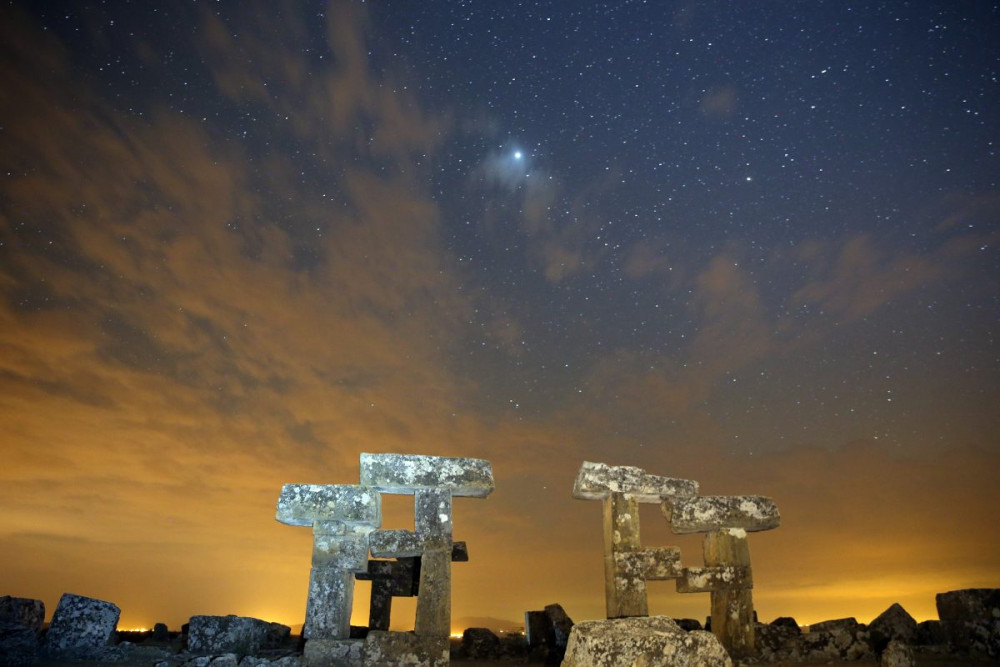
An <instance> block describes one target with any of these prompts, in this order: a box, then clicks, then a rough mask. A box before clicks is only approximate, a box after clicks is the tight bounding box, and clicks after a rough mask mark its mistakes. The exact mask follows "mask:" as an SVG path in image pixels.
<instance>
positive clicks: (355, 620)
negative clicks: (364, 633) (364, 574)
mask: <svg viewBox="0 0 1000 667" xmlns="http://www.w3.org/2000/svg"><path fill="white" fill-rule="evenodd" d="M371 593H372V582H370V581H358V580H357V579H355V580H354V607H353V608H352V609H351V625H357V626H361V627H368V607H369V604H370V602H371Z"/></svg>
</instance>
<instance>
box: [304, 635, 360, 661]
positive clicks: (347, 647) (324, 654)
mask: <svg viewBox="0 0 1000 667" xmlns="http://www.w3.org/2000/svg"><path fill="white" fill-rule="evenodd" d="M364 646H365V642H364V640H363V639H309V640H307V641H306V646H305V650H304V651H303V653H302V665H303V667H362V665H364V664H365V663H364V661H363V659H362V658H363V656H364Z"/></svg>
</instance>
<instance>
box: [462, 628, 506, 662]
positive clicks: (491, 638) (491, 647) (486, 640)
mask: <svg viewBox="0 0 1000 667" xmlns="http://www.w3.org/2000/svg"><path fill="white" fill-rule="evenodd" d="M462 650H463V651H464V652H465V657H467V658H469V659H470V660H496V659H497V658H499V657H500V654H501V648H500V638H499V637H497V636H496V635H495V634H493V631H492V630H490V629H489V628H466V629H465V632H463V633H462Z"/></svg>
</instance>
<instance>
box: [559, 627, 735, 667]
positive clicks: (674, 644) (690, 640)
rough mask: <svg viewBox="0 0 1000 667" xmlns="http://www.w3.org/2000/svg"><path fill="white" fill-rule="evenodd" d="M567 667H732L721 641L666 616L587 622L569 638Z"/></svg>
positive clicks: (565, 661) (565, 666)
mask: <svg viewBox="0 0 1000 667" xmlns="http://www.w3.org/2000/svg"><path fill="white" fill-rule="evenodd" d="M562 664H563V667H619V666H620V665H676V666H684V667H696V666H698V667H732V664H733V662H732V660H731V659H730V657H729V655H728V654H727V653H726V651H725V649H724V648H722V645H721V644H720V643H719V641H718V640H717V639H716V638H715V637H714V636H712V635H711V634H709V633H707V632H703V631H699V630H695V631H693V632H685V631H684V630H681V629H680V628H679V627H678V626H677V624H676V623H674V622H673V621H672V620H671V619H669V618H666V617H663V616H653V617H644V618H628V619H610V620H606V621H583V622H581V623H577V624H576V625H575V626H574V628H573V632H572V634H571V635H570V638H569V645H568V646H567V648H566V658H565V660H563V663H562Z"/></svg>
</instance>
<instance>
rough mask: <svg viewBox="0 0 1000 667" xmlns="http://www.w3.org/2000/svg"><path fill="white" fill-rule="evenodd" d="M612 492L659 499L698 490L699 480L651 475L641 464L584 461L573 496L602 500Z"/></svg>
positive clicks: (653, 500)
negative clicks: (629, 464) (620, 464)
mask: <svg viewBox="0 0 1000 667" xmlns="http://www.w3.org/2000/svg"><path fill="white" fill-rule="evenodd" d="M612 493H625V494H628V495H629V496H631V497H633V498H635V499H636V500H637V501H639V502H640V503H658V502H660V501H662V500H663V498H666V497H687V496H694V495H697V494H698V482H695V481H694V480H689V479H674V478H672V477H661V476H659V475H650V474H649V473H647V472H646V471H645V470H643V469H642V468H635V467H632V466H609V465H607V464H605V463H594V462H591V461H584V462H583V465H581V466H580V471H579V472H578V473H577V475H576V481H575V482H574V483H573V497H574V498H578V499H581V500H601V499H604V498H607V497H608V496H609V495H611V494H612Z"/></svg>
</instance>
